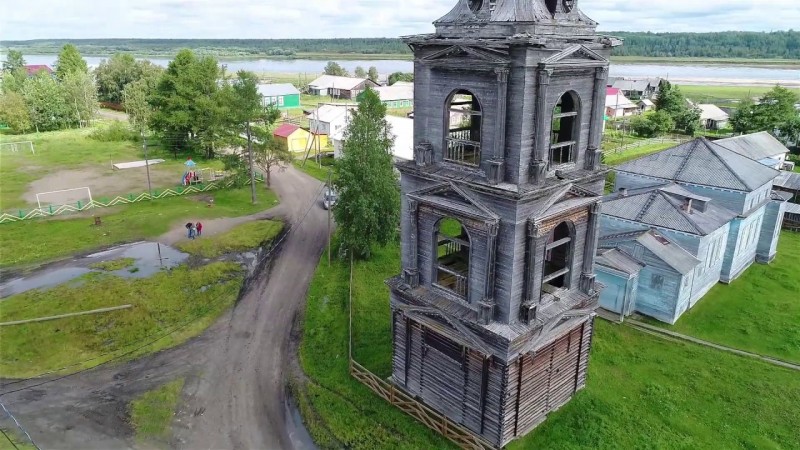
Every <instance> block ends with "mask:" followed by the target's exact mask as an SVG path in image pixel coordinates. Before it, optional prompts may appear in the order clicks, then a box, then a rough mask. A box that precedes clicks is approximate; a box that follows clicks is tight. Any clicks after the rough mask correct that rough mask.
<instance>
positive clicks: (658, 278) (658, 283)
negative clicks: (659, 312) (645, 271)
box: [650, 274, 664, 290]
mask: <svg viewBox="0 0 800 450" xmlns="http://www.w3.org/2000/svg"><path fill="white" fill-rule="evenodd" d="M650 289H656V290H661V289H664V276H663V275H655V274H654V275H653V276H652V277H650Z"/></svg>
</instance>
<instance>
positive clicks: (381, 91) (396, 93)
mask: <svg viewBox="0 0 800 450" xmlns="http://www.w3.org/2000/svg"><path fill="white" fill-rule="evenodd" d="M374 90H375V92H376V93H377V94H378V97H380V99H381V100H382V101H384V102H388V101H392V100H413V99H414V85H413V84H412V85H410V86H406V85H400V86H398V85H397V84H394V85H392V86H381V87H377V88H375V89H374Z"/></svg>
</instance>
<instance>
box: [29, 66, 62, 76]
mask: <svg viewBox="0 0 800 450" xmlns="http://www.w3.org/2000/svg"><path fill="white" fill-rule="evenodd" d="M22 67H23V68H24V69H25V74H26V75H28V77H35V76H36V75H38V74H39V72H44V73H46V74H48V75H51V76H53V75H55V72H53V69H51V68H50V66H48V65H46V64H28V65H25V66H22Z"/></svg>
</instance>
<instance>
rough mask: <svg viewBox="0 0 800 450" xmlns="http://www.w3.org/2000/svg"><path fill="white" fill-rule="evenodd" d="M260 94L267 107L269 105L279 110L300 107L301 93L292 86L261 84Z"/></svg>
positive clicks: (259, 87)
mask: <svg viewBox="0 0 800 450" xmlns="http://www.w3.org/2000/svg"><path fill="white" fill-rule="evenodd" d="M258 93H259V94H261V96H262V98H263V102H264V106H265V107H266V106H268V105H272V106H276V107H278V109H292V108H299V107H300V91H299V90H297V88H296V87H294V85H292V84H289V83H283V84H259V85H258Z"/></svg>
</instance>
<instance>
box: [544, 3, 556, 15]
mask: <svg viewBox="0 0 800 450" xmlns="http://www.w3.org/2000/svg"><path fill="white" fill-rule="evenodd" d="M545 4H547V9H548V10H549V11H550V14H555V13H556V11H558V0H546V1H545Z"/></svg>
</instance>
